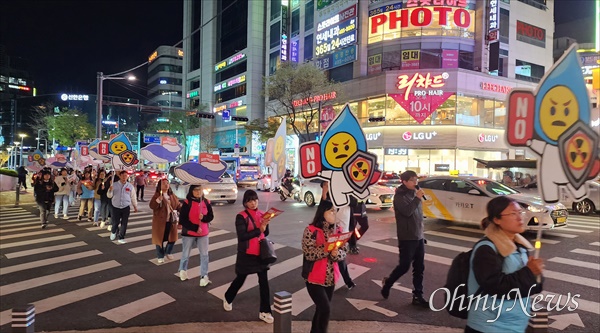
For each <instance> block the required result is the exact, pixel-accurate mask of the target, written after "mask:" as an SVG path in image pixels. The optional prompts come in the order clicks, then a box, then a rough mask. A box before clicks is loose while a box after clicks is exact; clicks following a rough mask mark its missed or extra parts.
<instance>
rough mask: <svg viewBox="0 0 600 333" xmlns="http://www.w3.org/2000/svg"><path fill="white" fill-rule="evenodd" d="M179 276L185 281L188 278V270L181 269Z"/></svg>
mask: <svg viewBox="0 0 600 333" xmlns="http://www.w3.org/2000/svg"><path fill="white" fill-rule="evenodd" d="M179 278H180V279H181V281H185V280H187V279H188V275H187V271H179Z"/></svg>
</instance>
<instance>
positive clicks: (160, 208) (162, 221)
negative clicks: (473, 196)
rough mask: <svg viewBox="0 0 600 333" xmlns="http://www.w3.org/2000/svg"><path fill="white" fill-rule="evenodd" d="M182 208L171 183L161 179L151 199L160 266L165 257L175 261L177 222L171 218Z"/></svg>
mask: <svg viewBox="0 0 600 333" xmlns="http://www.w3.org/2000/svg"><path fill="white" fill-rule="evenodd" d="M188 200H189V199H188ZM180 207H181V203H179V200H178V199H177V196H176V195H175V194H174V193H173V191H172V190H171V188H170V186H169V181H168V180H167V179H161V180H160V181H159V182H158V184H156V191H154V195H153V196H152V199H150V209H152V244H154V245H156V257H157V258H158V263H159V264H162V263H164V262H165V258H164V257H165V255H166V256H167V259H169V260H172V259H173V255H172V254H171V253H172V252H173V246H174V245H175V242H176V241H177V221H173V220H171V219H170V216H171V215H172V214H173V213H172V212H176V211H178V210H179V209H180ZM204 224H206V223H204ZM165 241H166V242H167V246H166V247H165V246H164V243H165ZM190 250H191V246H190ZM200 253H202V252H200ZM182 257H183V256H182ZM188 257H189V252H188ZM200 260H202V257H200ZM207 266H208V265H207ZM200 267H202V265H200ZM186 270H187V267H186Z"/></svg>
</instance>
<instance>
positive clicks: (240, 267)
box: [223, 190, 273, 324]
mask: <svg viewBox="0 0 600 333" xmlns="http://www.w3.org/2000/svg"><path fill="white" fill-rule="evenodd" d="M242 202H243V204H244V210H243V211H241V212H240V213H239V214H237V216H236V217H235V229H236V232H237V238H238V250H237V258H236V261H235V274H236V277H235V279H234V280H233V282H231V285H230V286H229V288H228V289H227V291H226V292H225V297H224V299H223V309H225V311H231V310H232V309H233V305H232V303H233V300H234V299H235V296H236V295H237V293H238V291H239V290H240V288H241V287H242V286H243V285H244V281H246V277H247V276H248V275H250V274H257V275H258V285H259V289H260V312H259V314H258V318H259V319H260V320H262V321H264V322H266V323H268V324H271V323H273V316H272V315H271V292H270V290H269V278H268V276H267V271H268V270H269V265H267V264H264V263H262V262H261V260H260V243H259V241H260V240H262V239H264V238H265V237H266V236H268V235H269V221H270V218H266V217H263V214H264V213H263V212H262V211H260V210H258V195H257V194H256V192H255V191H253V190H247V191H246V192H245V193H244V198H243V199H242Z"/></svg>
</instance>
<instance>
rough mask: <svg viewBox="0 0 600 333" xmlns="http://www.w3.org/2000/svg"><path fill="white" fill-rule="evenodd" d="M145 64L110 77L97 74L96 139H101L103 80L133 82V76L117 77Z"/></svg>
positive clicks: (100, 73)
mask: <svg viewBox="0 0 600 333" xmlns="http://www.w3.org/2000/svg"><path fill="white" fill-rule="evenodd" d="M145 64H147V62H145V63H143V64H141V65H139V66H137V67H134V68H132V69H129V70H126V71H124V72H120V73H115V74H110V75H104V73H102V72H98V73H97V76H96V79H97V82H96V89H97V93H96V137H97V138H99V139H102V94H103V91H102V83H103V82H104V80H129V81H133V80H135V76H133V75H129V76H127V77H123V76H119V75H122V74H125V73H127V72H130V71H132V70H134V69H136V68H138V67H141V66H143V65H145Z"/></svg>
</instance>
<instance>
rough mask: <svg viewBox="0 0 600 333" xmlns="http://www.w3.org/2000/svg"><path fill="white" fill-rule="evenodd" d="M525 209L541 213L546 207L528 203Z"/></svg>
mask: <svg viewBox="0 0 600 333" xmlns="http://www.w3.org/2000/svg"><path fill="white" fill-rule="evenodd" d="M527 210H528V211H530V212H532V213H542V212H544V211H545V210H546V209H545V208H544V207H537V206H533V205H529V206H527Z"/></svg>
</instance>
